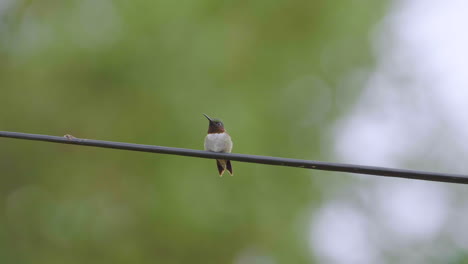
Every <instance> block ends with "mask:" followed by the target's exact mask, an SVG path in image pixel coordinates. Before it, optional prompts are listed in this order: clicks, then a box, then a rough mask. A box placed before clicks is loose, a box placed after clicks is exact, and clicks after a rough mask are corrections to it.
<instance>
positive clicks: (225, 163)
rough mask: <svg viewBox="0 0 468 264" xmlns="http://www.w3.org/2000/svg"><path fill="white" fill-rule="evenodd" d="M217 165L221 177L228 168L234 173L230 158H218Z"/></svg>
mask: <svg viewBox="0 0 468 264" xmlns="http://www.w3.org/2000/svg"><path fill="white" fill-rule="evenodd" d="M216 166H217V167H218V172H219V176H220V177H221V176H223V174H224V172H225V171H226V169H227V170H228V171H229V174H231V176H232V175H233V173H232V166H231V161H230V160H216Z"/></svg>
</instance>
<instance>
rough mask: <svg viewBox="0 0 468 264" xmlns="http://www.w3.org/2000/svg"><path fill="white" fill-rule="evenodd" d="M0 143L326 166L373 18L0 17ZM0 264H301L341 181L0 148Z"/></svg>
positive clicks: (187, 10)
mask: <svg viewBox="0 0 468 264" xmlns="http://www.w3.org/2000/svg"><path fill="white" fill-rule="evenodd" d="M0 3H1V4H0V91H1V96H0V111H1V114H0V130H5V131H18V132H27V133H38V134H50V135H59V136H61V135H64V134H72V135H74V136H76V137H82V138H92V139H101V140H110V141H122V142H131V143H141V144H153V145H162V146H171V147H183V148H193V149H202V148H203V139H204V136H205V134H206V130H207V125H208V123H207V120H206V119H205V118H204V117H203V116H202V113H206V114H208V115H210V116H212V117H217V118H221V119H222V120H223V121H224V123H225V126H226V128H227V130H228V131H229V133H230V134H231V136H232V137H233V141H234V149H233V152H235V153H245V154H257V155H269V156H280V157H290V158H303V159H315V160H333V156H332V151H331V150H330V148H331V145H330V141H331V140H332V138H331V135H330V132H331V128H330V127H331V126H332V125H333V124H334V122H335V121H336V120H337V119H338V118H340V117H341V116H343V115H345V114H346V112H347V110H348V108H349V107H350V106H351V105H352V104H353V102H354V98H356V97H357V96H358V95H359V92H360V89H361V88H360V87H361V86H360V83H359V81H356V82H353V83H346V82H345V80H346V79H347V77H348V76H349V74H350V73H352V72H355V71H357V70H360V71H363V72H366V69H368V68H369V67H371V65H372V63H373V60H372V56H371V51H370V47H369V32H370V30H371V29H372V27H373V26H374V24H375V23H376V22H377V21H378V20H379V19H381V17H382V15H383V14H384V11H385V1H372V0H360V1H326V0H316V1H305V0H291V1H265V0H253V1H219V0H198V1H194V0H183V1H169V0H157V1H148V0H133V1H124V0H114V1H111V0H102V1H101V0H76V1H73V0H68V1H53V0H42V1H36V0H10V1H6V0H5V1H2V2H0ZM0 144H1V145H0V149H1V151H0V171H1V172H0V173H1V178H0V179H1V182H0V195H1V201H2V203H0V207H1V212H2V216H1V217H0V226H1V228H0V263H48V264H50V263H84V262H87V263H313V262H315V261H314V254H313V252H312V251H311V250H310V247H309V236H310V234H309V226H310V221H311V217H312V216H313V214H314V208H316V207H317V206H319V205H320V202H321V199H322V195H323V187H324V186H327V185H333V184H334V183H335V182H337V181H347V180H348V178H349V177H348V176H345V175H342V174H331V173H326V172H320V171H309V170H303V169H294V168H283V167H275V166H266V165H256V164H247V163H239V162H234V163H233V167H234V171H235V176H234V177H229V176H227V177H223V178H219V177H218V175H217V171H216V166H215V162H214V161H213V160H207V159H196V158H187V157H179V156H169V155H153V154H145V153H137V152H127V151H118V150H106V149H97V148H87V147H78V146H68V145H59V144H50V143H41V142H29V141H20V140H12V139H1V140H0Z"/></svg>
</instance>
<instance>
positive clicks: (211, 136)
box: [203, 114, 233, 177]
mask: <svg viewBox="0 0 468 264" xmlns="http://www.w3.org/2000/svg"><path fill="white" fill-rule="evenodd" d="M203 115H204V116H205V117H206V118H207V119H208V121H210V123H209V125H208V135H206V137H205V150H206V151H213V152H223V153H231V150H232V140H231V136H229V134H228V133H227V131H226V129H224V124H223V122H222V121H221V120H219V119H216V118H210V117H209V116H207V115H205V114H203ZM216 166H217V167H218V172H219V176H220V177H221V176H223V173H224V171H225V170H226V169H227V170H228V171H229V174H231V176H232V175H233V174H232V166H231V161H230V160H216Z"/></svg>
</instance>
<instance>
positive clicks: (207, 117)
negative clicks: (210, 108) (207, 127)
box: [203, 114, 211, 122]
mask: <svg viewBox="0 0 468 264" xmlns="http://www.w3.org/2000/svg"><path fill="white" fill-rule="evenodd" d="M203 115H204V116H205V117H206V119H208V120H209V121H210V122H211V118H210V117H209V116H207V115H205V114H203Z"/></svg>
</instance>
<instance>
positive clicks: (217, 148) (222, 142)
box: [205, 133, 232, 153]
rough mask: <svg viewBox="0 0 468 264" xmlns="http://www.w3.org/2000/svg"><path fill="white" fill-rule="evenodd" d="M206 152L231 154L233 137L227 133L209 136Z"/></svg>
mask: <svg viewBox="0 0 468 264" xmlns="http://www.w3.org/2000/svg"><path fill="white" fill-rule="evenodd" d="M205 150H207V151H214V152H226V153H230V152H231V150H232V141H231V137H230V136H229V135H228V134H227V133H215V134H208V135H207V136H206V138H205Z"/></svg>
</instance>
